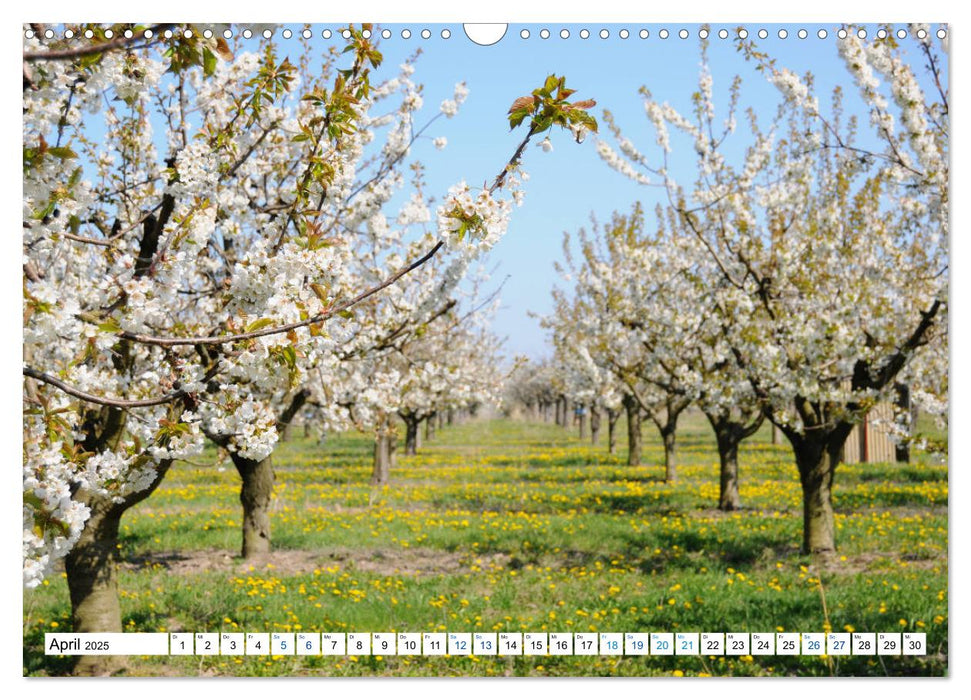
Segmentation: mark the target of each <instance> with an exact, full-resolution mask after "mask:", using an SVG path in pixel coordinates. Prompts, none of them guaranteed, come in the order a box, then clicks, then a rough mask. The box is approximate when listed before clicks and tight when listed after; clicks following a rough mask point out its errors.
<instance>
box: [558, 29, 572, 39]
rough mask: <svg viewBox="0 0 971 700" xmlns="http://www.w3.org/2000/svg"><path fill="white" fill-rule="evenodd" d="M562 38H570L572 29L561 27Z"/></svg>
mask: <svg viewBox="0 0 971 700" xmlns="http://www.w3.org/2000/svg"><path fill="white" fill-rule="evenodd" d="M560 38H561V39H569V38H570V30H569V29H561V30H560Z"/></svg>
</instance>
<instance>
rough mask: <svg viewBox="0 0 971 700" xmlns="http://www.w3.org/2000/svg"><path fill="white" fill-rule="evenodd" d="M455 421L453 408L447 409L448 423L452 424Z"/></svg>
mask: <svg viewBox="0 0 971 700" xmlns="http://www.w3.org/2000/svg"><path fill="white" fill-rule="evenodd" d="M454 422H455V411H454V410H453V409H451V408H450V409H448V424H449V425H452V423H454Z"/></svg>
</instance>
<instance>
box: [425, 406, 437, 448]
mask: <svg viewBox="0 0 971 700" xmlns="http://www.w3.org/2000/svg"><path fill="white" fill-rule="evenodd" d="M434 439H435V414H434V413H433V414H431V415H430V416H428V418H426V419H425V442H431V441H432V440H434Z"/></svg>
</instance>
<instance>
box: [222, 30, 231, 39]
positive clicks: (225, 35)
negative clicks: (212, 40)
mask: <svg viewBox="0 0 971 700" xmlns="http://www.w3.org/2000/svg"><path fill="white" fill-rule="evenodd" d="M232 38H233V30H232V29H224V30H223V39H232Z"/></svg>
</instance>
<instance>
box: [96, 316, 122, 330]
mask: <svg viewBox="0 0 971 700" xmlns="http://www.w3.org/2000/svg"><path fill="white" fill-rule="evenodd" d="M98 330H99V331H101V332H102V333H121V326H120V325H118V321H117V320H115V319H114V318H107V319H105V320H104V321H102V322H101V323H99V324H98Z"/></svg>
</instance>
